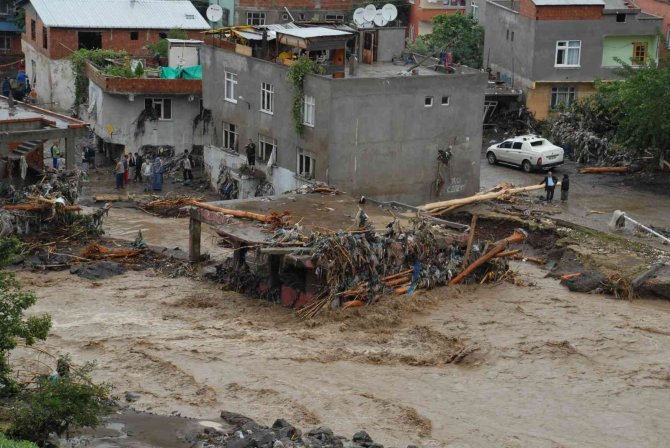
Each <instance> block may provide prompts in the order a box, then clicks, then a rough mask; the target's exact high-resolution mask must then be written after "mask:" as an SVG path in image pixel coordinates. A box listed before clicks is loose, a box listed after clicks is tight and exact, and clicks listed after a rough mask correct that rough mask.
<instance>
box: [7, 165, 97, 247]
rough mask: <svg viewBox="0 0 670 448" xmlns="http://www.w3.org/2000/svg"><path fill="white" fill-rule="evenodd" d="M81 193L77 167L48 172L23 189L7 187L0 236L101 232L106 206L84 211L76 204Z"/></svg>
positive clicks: (79, 174) (79, 175) (79, 173)
mask: <svg viewBox="0 0 670 448" xmlns="http://www.w3.org/2000/svg"><path fill="white" fill-rule="evenodd" d="M80 193H81V172H80V171H78V170H74V171H67V172H59V173H49V174H47V175H45V176H44V177H43V178H42V179H41V180H40V181H39V182H38V183H36V184H34V185H29V186H27V187H25V188H22V189H16V188H15V187H13V186H11V185H10V186H7V187H6V188H5V189H4V190H3V191H2V196H1V199H0V200H1V202H0V236H9V235H27V234H30V233H47V234H52V235H54V234H58V235H61V234H77V235H81V234H95V235H100V234H102V221H103V218H104V216H105V215H106V214H107V212H108V210H109V207H110V206H109V205H105V206H103V207H101V208H99V209H97V210H91V211H89V212H86V213H82V212H84V209H83V208H82V207H80V206H79V205H77V200H78V199H79V194H80Z"/></svg>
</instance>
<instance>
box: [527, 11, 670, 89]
mask: <svg viewBox="0 0 670 448" xmlns="http://www.w3.org/2000/svg"><path fill="white" fill-rule="evenodd" d="M661 23H662V19H660V18H659V19H657V20H650V19H644V20H639V19H637V18H636V17H635V16H634V15H628V17H627V18H626V22H624V23H617V22H616V15H605V16H603V18H602V19H601V20H575V21H569V20H540V21H537V23H536V25H535V27H536V33H535V52H534V59H535V61H534V63H533V79H534V80H535V81H563V82H570V81H574V82H579V81H587V82H588V81H593V80H594V79H595V78H601V79H616V78H617V76H616V74H615V70H613V69H611V68H604V67H602V57H603V39H604V37H605V36H635V35H655V34H657V33H658V30H659V29H660V26H661ZM558 40H581V41H582V47H581V55H580V67H577V68H557V67H554V62H555V57H556V41H558Z"/></svg>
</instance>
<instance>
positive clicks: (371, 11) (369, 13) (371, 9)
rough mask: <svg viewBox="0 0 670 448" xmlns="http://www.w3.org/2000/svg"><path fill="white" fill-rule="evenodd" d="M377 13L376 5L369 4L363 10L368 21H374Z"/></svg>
mask: <svg viewBox="0 0 670 448" xmlns="http://www.w3.org/2000/svg"><path fill="white" fill-rule="evenodd" d="M376 14H377V8H375V5H368V6H366V7H365V9H364V10H363V18H364V19H365V20H367V21H368V22H372V21H373V20H374V19H375V15H376Z"/></svg>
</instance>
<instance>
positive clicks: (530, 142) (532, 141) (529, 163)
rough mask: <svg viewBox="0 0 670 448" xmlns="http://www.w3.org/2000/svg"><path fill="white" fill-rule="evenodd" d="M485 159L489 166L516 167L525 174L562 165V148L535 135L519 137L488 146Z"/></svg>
mask: <svg viewBox="0 0 670 448" xmlns="http://www.w3.org/2000/svg"><path fill="white" fill-rule="evenodd" d="M486 159H487V160H488V161H489V163H490V164H491V165H494V164H496V163H505V164H509V165H517V166H520V167H521V168H523V170H524V171H525V172H527V173H530V172H531V171H533V170H548V169H550V168H552V167H555V166H558V165H562V164H563V148H561V147H560V146H556V145H554V144H553V143H551V142H550V141H549V140H547V139H546V138H542V137H538V136H537V135H520V136H518V137H514V138H512V139H509V140H505V141H504V142H502V143H496V144H495V145H491V146H489V148H488V149H487V150H486Z"/></svg>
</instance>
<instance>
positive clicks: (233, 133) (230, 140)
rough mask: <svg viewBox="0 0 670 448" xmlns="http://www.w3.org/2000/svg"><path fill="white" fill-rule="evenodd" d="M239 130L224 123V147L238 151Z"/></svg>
mask: <svg viewBox="0 0 670 448" xmlns="http://www.w3.org/2000/svg"><path fill="white" fill-rule="evenodd" d="M237 132H238V129H237V126H235V125H234V124H232V123H226V122H225V121H224V122H223V147H224V148H226V149H231V150H233V151H237V142H238V140H237V139H238V137H239V135H238V133H237Z"/></svg>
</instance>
